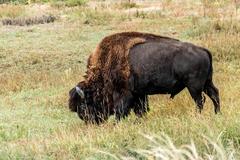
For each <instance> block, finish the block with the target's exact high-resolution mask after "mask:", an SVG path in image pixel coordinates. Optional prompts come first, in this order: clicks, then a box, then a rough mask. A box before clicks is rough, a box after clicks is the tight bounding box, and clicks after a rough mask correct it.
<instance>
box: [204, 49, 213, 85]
mask: <svg viewBox="0 0 240 160" xmlns="http://www.w3.org/2000/svg"><path fill="white" fill-rule="evenodd" d="M204 51H205V52H207V54H208V56H209V61H210V68H209V72H208V78H207V82H206V83H208V82H209V81H212V76H213V65H212V54H211V52H210V51H209V50H207V49H205V48H204Z"/></svg>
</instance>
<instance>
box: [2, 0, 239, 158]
mask: <svg viewBox="0 0 240 160" xmlns="http://www.w3.org/2000/svg"><path fill="white" fill-rule="evenodd" d="M210 2H211V1H208V0H202V1H193V0H188V1H183V0H182V1H174V0H163V1H139V2H138V1H134V3H132V4H129V3H127V2H125V1H124V2H121V3H120V2H118V3H116V2H114V1H88V2H86V3H84V5H82V4H81V5H78V6H76V7H69V6H65V5H59V4H56V3H41V4H35V3H33V4H29V5H22V4H18V5H13V4H7V5H0V19H5V18H15V19H16V18H21V17H24V18H28V17H33V16H42V15H54V16H55V17H57V20H56V21H55V22H54V23H48V24H38V25H29V26H5V25H2V24H0V159H4V160H5V159H99V160H100V159H149V160H151V159H174V160H175V159H179V160H182V159H192V160H203V159H213V160H215V159H216V160H218V159H222V160H226V159H240V155H239V154H240V81H239V79H240V11H239V9H238V7H239V6H238V4H237V1H236V3H235V1H215V2H211V3H210ZM121 31H143V32H150V33H155V34H160V35H164V36H170V37H174V38H177V39H180V40H182V41H188V42H192V43H195V44H198V45H201V46H204V47H207V48H209V50H210V51H211V52H212V54H213V59H214V60H213V65H214V83H215V84H216V86H217V87H218V88H219V90H220V98H221V106H222V115H214V112H213V105H212V103H211V101H210V99H209V98H207V101H206V103H205V106H204V110H203V113H202V114H198V113H196V110H195V104H194V102H193V100H192V99H191V98H190V95H189V93H188V92H187V91H186V90H184V91H183V92H181V93H180V94H179V95H177V96H176V97H175V99H173V100H171V99H170V98H169V95H155V96H151V97H150V112H149V114H148V115H147V116H146V117H144V118H142V119H139V118H136V116H134V115H133V114H132V115H131V116H130V117H128V118H127V119H125V120H123V121H121V122H119V123H116V122H115V120H114V117H112V118H110V120H109V121H108V122H107V123H105V124H102V125H100V126H95V125H85V124H84V123H83V122H82V121H81V120H80V119H79V118H78V117H77V115H76V114H74V113H71V112H70V111H69V110H68V106H67V101H68V91H69V90H70V88H71V87H73V86H74V85H75V84H76V83H77V82H79V81H80V80H81V79H82V76H83V75H84V72H85V69H86V60H87V58H88V56H89V54H90V53H91V51H93V50H94V49H95V47H96V45H97V43H98V42H99V41H100V40H101V39H102V38H103V37H105V36H107V35H109V34H111V33H116V32H121Z"/></svg>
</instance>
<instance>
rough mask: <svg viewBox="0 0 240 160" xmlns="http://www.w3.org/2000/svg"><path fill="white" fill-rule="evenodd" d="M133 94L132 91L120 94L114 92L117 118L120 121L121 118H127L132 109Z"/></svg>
mask: <svg viewBox="0 0 240 160" xmlns="http://www.w3.org/2000/svg"><path fill="white" fill-rule="evenodd" d="M132 99H133V96H132V94H131V93H124V94H120V93H118V92H114V94H113V101H114V112H115V116H116V120H117V121H120V120H121V118H126V117H127V116H128V114H129V113H130V110H131V107H130V105H131V103H132Z"/></svg>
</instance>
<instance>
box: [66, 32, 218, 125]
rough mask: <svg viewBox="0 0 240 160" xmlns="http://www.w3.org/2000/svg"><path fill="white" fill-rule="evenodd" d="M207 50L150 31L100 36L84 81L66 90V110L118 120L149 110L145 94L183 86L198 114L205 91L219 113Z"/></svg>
mask: <svg viewBox="0 0 240 160" xmlns="http://www.w3.org/2000/svg"><path fill="white" fill-rule="evenodd" d="M212 76H213V67H212V56H211V53H210V52H209V51H208V50H207V49H205V48H203V47H199V46H196V45H194V44H191V43H187V42H181V41H179V40H177V39H173V38H169V37H163V36H158V35H154V34H149V33H139V32H123V33H116V34H113V35H110V36H107V37H105V38H104V39H103V40H102V41H101V42H100V43H99V44H98V46H97V48H96V50H95V51H94V52H93V53H92V54H91V55H90V57H89V59H88V64H87V71H86V75H85V76H84V80H83V81H81V82H79V83H78V84H77V85H76V86H75V87H74V88H72V89H71V90H70V92H69V96H70V98H69V108H70V110H71V111H73V112H77V114H78V116H79V117H80V118H81V119H82V120H84V121H85V122H90V123H97V124H99V123H101V122H104V121H106V120H107V119H108V117H109V116H110V115H113V114H115V117H116V119H117V120H120V119H121V118H124V117H126V116H128V114H129V113H130V111H131V110H133V111H134V113H135V114H136V115H137V116H139V117H141V116H143V115H144V114H146V113H147V112H148V111H149V107H148V95H153V94H170V97H171V98H174V96H175V95H177V94H178V93H179V92H181V91H182V90H183V89H184V88H187V89H188V91H189V92H190V95H191V97H192V98H193V100H194V101H195V103H196V106H197V108H198V109H199V111H200V112H201V111H202V109H203V104H204V102H205V96H204V95H203V94H202V92H204V93H206V94H207V95H208V96H209V97H210V99H211V100H212V102H213V104H214V111H215V113H216V114H217V113H218V112H220V101H219V91H218V89H217V88H216V87H215V86H214V84H213V81H212Z"/></svg>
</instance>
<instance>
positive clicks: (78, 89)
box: [75, 86, 85, 99]
mask: <svg viewBox="0 0 240 160" xmlns="http://www.w3.org/2000/svg"><path fill="white" fill-rule="evenodd" d="M75 89H76V92H77V94H78V95H79V96H80V97H81V98H82V99H84V98H85V94H84V92H83V90H82V89H81V88H80V87H78V86H76V87H75Z"/></svg>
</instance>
